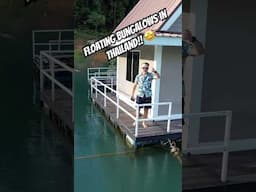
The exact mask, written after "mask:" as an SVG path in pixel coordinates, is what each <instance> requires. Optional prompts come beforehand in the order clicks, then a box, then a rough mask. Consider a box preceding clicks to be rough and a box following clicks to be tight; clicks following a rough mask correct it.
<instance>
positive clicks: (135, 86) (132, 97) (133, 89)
mask: <svg viewBox="0 0 256 192" xmlns="http://www.w3.org/2000/svg"><path fill="white" fill-rule="evenodd" d="M136 88H137V83H136V82H135V83H134V84H133V87H132V95H131V100H134V99H135V97H134V94H135V91H136Z"/></svg>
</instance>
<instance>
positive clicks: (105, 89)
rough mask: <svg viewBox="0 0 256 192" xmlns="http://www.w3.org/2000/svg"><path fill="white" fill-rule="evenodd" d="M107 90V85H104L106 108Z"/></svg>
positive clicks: (105, 104) (105, 103)
mask: <svg viewBox="0 0 256 192" xmlns="http://www.w3.org/2000/svg"><path fill="white" fill-rule="evenodd" d="M106 97H107V88H106V85H104V107H106V106H107V98H106Z"/></svg>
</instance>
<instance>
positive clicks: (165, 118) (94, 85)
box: [90, 77, 172, 137]
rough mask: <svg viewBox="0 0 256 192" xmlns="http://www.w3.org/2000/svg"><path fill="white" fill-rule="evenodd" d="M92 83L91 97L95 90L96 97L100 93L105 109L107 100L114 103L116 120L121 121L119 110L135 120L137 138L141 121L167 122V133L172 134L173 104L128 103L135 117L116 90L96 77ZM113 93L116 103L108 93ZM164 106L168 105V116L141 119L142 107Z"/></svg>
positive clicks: (92, 79)
mask: <svg viewBox="0 0 256 192" xmlns="http://www.w3.org/2000/svg"><path fill="white" fill-rule="evenodd" d="M90 81H91V96H92V95H93V90H95V97H96V98H97V97H98V93H100V94H101V95H102V96H103V97H104V107H106V105H107V100H108V101H110V102H111V103H113V104H114V105H115V106H116V118H117V119H119V110H122V111H123V112H125V113H126V114H127V115H128V116H129V117H131V118H132V119H133V120H135V137H138V136H139V122H141V121H152V120H153V121H167V132H168V133H170V132H171V120H172V118H171V110H172V102H163V103H151V104H137V103H136V102H126V104H127V105H128V106H130V107H132V108H133V109H135V112H136V115H135V116H134V115H133V114H132V113H130V112H129V111H127V110H126V109H125V108H123V107H122V106H121V105H120V94H119V93H118V91H116V90H114V89H113V88H111V87H109V86H108V85H106V84H104V83H103V82H101V81H100V80H98V79H97V78H95V77H92V78H91V79H90ZM98 86H103V88H104V91H101V90H100V89H99V88H98ZM108 90H109V91H111V92H112V93H114V94H115V96H116V101H114V100H113V99H112V98H110V97H109V96H108V95H107V91H108ZM155 105H158V106H163V105H168V106H169V108H168V115H165V116H158V117H152V118H148V119H140V117H139V111H140V107H143V106H155Z"/></svg>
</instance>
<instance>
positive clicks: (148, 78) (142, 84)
mask: <svg viewBox="0 0 256 192" xmlns="http://www.w3.org/2000/svg"><path fill="white" fill-rule="evenodd" d="M153 79H154V74H153V73H149V72H148V73H147V74H145V75H143V74H138V75H137V76H136V78H135V83H136V84H137V85H138V92H137V96H139V97H144V96H145V97H151V96H152V89H151V85H152V80H153Z"/></svg>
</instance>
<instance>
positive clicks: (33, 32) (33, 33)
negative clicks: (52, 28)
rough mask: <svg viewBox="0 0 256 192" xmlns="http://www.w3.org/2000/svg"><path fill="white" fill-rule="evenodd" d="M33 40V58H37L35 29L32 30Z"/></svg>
mask: <svg viewBox="0 0 256 192" xmlns="http://www.w3.org/2000/svg"><path fill="white" fill-rule="evenodd" d="M32 42H33V48H32V49H33V59H34V58H35V43H36V42H35V31H32Z"/></svg>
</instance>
